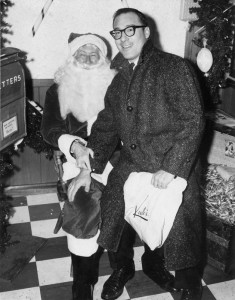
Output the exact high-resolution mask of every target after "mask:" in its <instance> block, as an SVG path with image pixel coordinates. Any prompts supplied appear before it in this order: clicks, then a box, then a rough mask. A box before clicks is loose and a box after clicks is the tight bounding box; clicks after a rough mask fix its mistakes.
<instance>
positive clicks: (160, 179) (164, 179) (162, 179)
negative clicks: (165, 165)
mask: <svg viewBox="0 0 235 300" xmlns="http://www.w3.org/2000/svg"><path fill="white" fill-rule="evenodd" d="M173 179H174V175H173V174H171V173H168V172H166V171H164V170H159V171H157V172H156V173H155V174H153V177H152V180H151V184H152V185H153V186H154V187H156V188H159V189H166V188H167V186H168V184H169V183H170V182H171V181H172V180H173Z"/></svg>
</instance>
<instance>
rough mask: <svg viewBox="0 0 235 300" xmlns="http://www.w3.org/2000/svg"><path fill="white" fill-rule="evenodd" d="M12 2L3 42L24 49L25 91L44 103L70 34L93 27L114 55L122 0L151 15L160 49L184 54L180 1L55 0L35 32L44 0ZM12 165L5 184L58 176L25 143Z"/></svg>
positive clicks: (47, 180) (45, 180) (39, 182)
mask: <svg viewBox="0 0 235 300" xmlns="http://www.w3.org/2000/svg"><path fill="white" fill-rule="evenodd" d="M12 2H13V1H12ZM14 2H15V4H14V6H13V7H11V8H10V9H9V12H8V18H7V20H6V21H7V22H8V23H9V24H11V25H12V28H11V29H12V31H13V35H12V36H10V35H7V38H8V39H9V40H10V41H11V44H9V45H6V46H11V47H15V48H19V49H20V50H22V51H24V52H26V53H27V63H26V65H27V68H28V70H29V74H27V78H28V79H30V78H31V79H32V80H28V81H27V83H26V87H27V96H28V97H29V98H30V99H32V100H34V101H36V102H37V103H39V104H40V105H41V106H42V107H43V105H44V100H45V93H46V90H47V89H48V87H49V86H50V85H51V84H52V78H53V75H54V72H55V70H56V69H57V68H58V67H59V66H60V65H61V64H62V63H63V62H64V60H65V58H66V56H67V48H68V47H67V40H68V36H69V34H70V33H71V32H76V33H86V32H94V33H98V34H100V35H102V36H104V37H105V38H106V39H107V40H108V42H109V43H110V46H111V49H112V57H113V56H114V55H115V54H116V53H117V50H116V46H115V43H114V40H113V39H112V37H111V36H110V34H109V31H110V30H112V16H113V13H114V12H115V11H116V10H117V9H119V8H122V7H124V5H125V4H126V3H128V5H129V7H134V8H137V9H139V10H141V11H143V12H144V13H146V14H147V15H149V16H150V17H151V18H152V19H153V20H154V22H155V23H156V27H157V33H156V34H155V37H158V38H155V41H156V42H157V44H158V45H160V47H161V48H162V49H163V50H165V51H167V52H171V53H174V54H177V55H180V56H182V57H183V56H184V47H185V37H186V32H187V25H188V24H187V22H183V21H180V19H179V18H180V5H181V0H164V1H162V0H127V1H123V2H122V1H121V0H83V1H82V0H54V1H53V2H52V4H51V6H50V8H49V10H48V12H47V13H46V15H45V17H44V19H43V21H42V23H41V25H40V27H39V29H38V30H37V31H36V35H35V36H34V37H33V36H32V32H31V29H32V27H33V25H34V23H35V21H36V20H37V18H38V16H39V15H40V13H41V10H42V8H43V6H44V5H45V4H46V3H47V2H48V0H18V1H14ZM123 3H124V4H123ZM29 91H30V92H29ZM29 158H30V159H29ZM13 164H14V165H15V166H16V167H17V170H16V171H15V172H14V176H11V177H10V178H8V180H7V182H6V184H7V185H8V186H27V185H30V186H32V185H37V186H40V185H45V184H47V183H53V182H55V181H56V180H57V175H56V172H55V170H54V167H53V161H48V160H47V159H46V158H45V155H44V154H43V153H42V154H36V153H34V151H33V150H32V149H30V148H28V147H26V148H25V150H24V152H23V153H20V155H17V156H14V157H13Z"/></svg>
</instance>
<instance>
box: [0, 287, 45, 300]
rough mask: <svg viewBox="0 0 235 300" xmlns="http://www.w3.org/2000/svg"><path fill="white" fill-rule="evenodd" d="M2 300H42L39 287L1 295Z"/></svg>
mask: <svg viewBox="0 0 235 300" xmlns="http://www.w3.org/2000/svg"><path fill="white" fill-rule="evenodd" d="M0 299H1V300H41V293H40V289H39V287H34V288H29V289H22V290H15V291H10V292H4V293H1V294H0Z"/></svg>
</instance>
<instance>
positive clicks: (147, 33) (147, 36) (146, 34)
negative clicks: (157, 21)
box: [144, 27, 150, 39]
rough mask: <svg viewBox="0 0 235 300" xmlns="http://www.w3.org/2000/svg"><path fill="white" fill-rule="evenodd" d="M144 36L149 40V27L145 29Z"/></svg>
mask: <svg viewBox="0 0 235 300" xmlns="http://www.w3.org/2000/svg"><path fill="white" fill-rule="evenodd" d="M144 35H145V37H146V39H148V38H149V37H150V28H149V27H145V28H144Z"/></svg>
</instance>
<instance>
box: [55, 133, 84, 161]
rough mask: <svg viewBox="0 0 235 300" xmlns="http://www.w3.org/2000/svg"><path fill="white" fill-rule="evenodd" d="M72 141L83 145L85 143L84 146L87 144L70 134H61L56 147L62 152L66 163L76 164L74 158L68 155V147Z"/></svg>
mask: <svg viewBox="0 0 235 300" xmlns="http://www.w3.org/2000/svg"><path fill="white" fill-rule="evenodd" d="M74 140H80V141H82V142H83V143H85V145H86V144H87V142H86V141H85V140H84V139H82V138H80V137H79V136H76V135H71V134H62V135H61V136H60V137H59V139H58V146H59V149H60V151H62V152H63V153H64V155H65V156H66V159H67V161H69V162H71V163H74V164H75V163H76V160H75V158H74V157H72V155H71V154H70V151H69V150H70V147H71V145H72V142H73V141H74Z"/></svg>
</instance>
